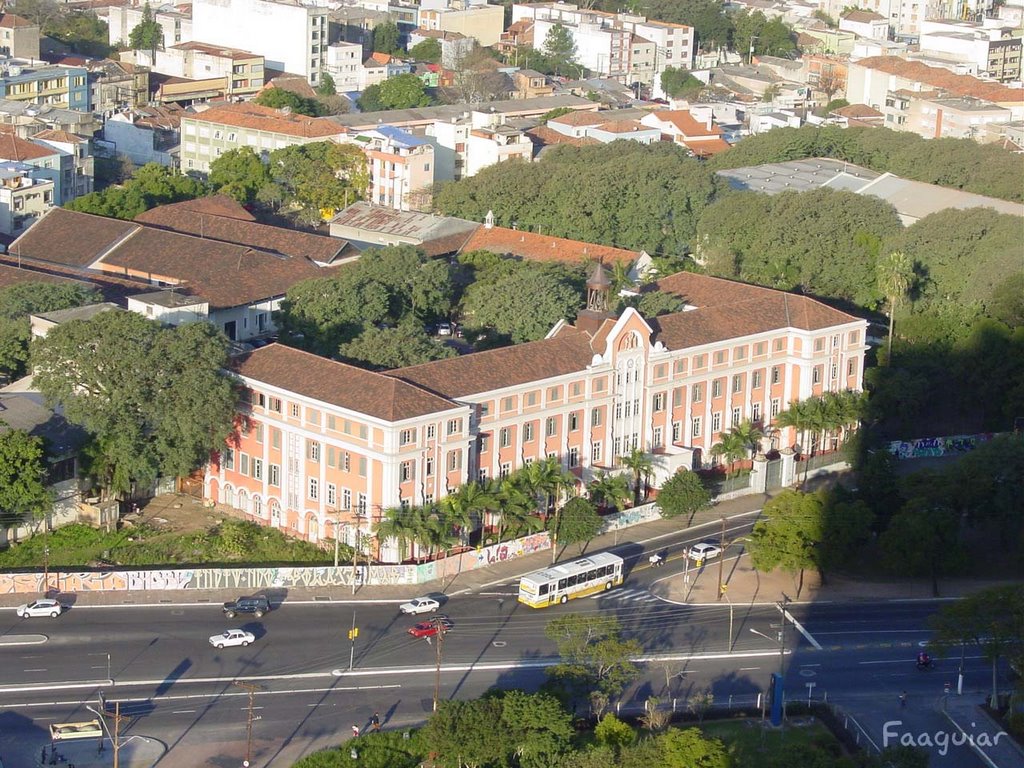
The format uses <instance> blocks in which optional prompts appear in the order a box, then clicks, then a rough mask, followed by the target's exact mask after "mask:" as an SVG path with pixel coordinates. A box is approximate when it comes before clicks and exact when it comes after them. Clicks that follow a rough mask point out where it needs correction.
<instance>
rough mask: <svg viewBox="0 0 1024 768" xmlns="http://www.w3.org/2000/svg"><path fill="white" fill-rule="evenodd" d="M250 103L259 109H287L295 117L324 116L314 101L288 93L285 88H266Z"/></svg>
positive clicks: (292, 92)
mask: <svg viewBox="0 0 1024 768" xmlns="http://www.w3.org/2000/svg"><path fill="white" fill-rule="evenodd" d="M252 101H253V103H254V104H259V105H260V106H261V107H271V108H273V109H283V108H284V107H287V108H288V109H290V110H291V111H292V112H294V113H295V114H297V115H307V116H309V117H320V116H321V115H323V114H324V109H323V107H322V106H321V105H320V102H318V101H317V100H316V99H310V98H307V97H305V96H300V95H299V94H297V93H295V92H294V91H289V90H287V89H285V88H277V87H270V88H267V89H266V90H265V91H261V92H260V93H259V95H258V96H257V97H256V98H255V99H253V100H252Z"/></svg>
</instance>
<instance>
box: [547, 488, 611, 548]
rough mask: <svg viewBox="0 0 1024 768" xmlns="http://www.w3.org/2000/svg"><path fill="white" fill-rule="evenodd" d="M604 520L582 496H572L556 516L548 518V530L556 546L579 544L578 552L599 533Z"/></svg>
mask: <svg viewBox="0 0 1024 768" xmlns="http://www.w3.org/2000/svg"><path fill="white" fill-rule="evenodd" d="M603 525H604V520H603V519H602V517H601V516H600V515H599V514H597V509H596V508H595V507H594V505H593V504H592V503H591V502H590V501H588V500H587V499H585V498H583V497H582V496H574V497H573V498H571V499H569V501H567V502H566V503H565V505H564V506H562V508H561V509H560V510H559V511H558V513H557V514H555V515H553V516H552V517H550V518H548V530H549V531H551V532H552V534H553V535H554V537H555V538H554V541H555V542H557V544H556V546H559V547H566V546H569V545H570V544H579V545H580V551H581V552H582V551H583V547H584V546H585V545H586V543H587V542H588V541H590V540H591V539H592V538H594V537H595V536H597V534H599V533H600V532H601V527H602V526H603Z"/></svg>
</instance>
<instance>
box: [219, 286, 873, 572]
mask: <svg viewBox="0 0 1024 768" xmlns="http://www.w3.org/2000/svg"><path fill="white" fill-rule="evenodd" d="M657 287H658V288H659V289H660V290H662V291H666V292H670V293H674V294H677V295H678V296H680V297H681V298H683V300H684V301H685V302H686V308H685V309H684V311H681V312H677V313H674V314H668V315H663V316H661V317H657V318H644V317H642V316H641V315H640V314H639V313H638V312H637V311H636V310H634V309H627V310H626V311H625V312H623V313H622V314H621V315H620V316H619V317H614V316H612V315H610V314H609V313H607V312H606V311H604V307H605V304H606V297H605V291H606V290H607V286H606V284H605V283H603V282H602V281H601V280H600V279H599V278H598V277H596V276H595V278H592V282H591V284H590V288H589V293H590V297H589V300H588V308H587V309H586V310H584V311H582V312H581V313H580V315H579V316H578V317H577V319H576V321H575V323H574V324H569V323H566V322H560V323H559V324H558V325H556V326H555V328H553V329H552V331H551V332H550V333H549V334H548V336H547V337H546V338H545V339H543V340H540V341H535V342H531V343H527V344H519V345H516V346H511V347H505V348H501V349H495V350H490V351H486V352H478V353H475V354H470V355H465V356H462V357H457V358H452V359H448V360H440V361H436V362H432V363H426V364H423V365H416V366H412V367H409V368H402V369H398V370H393V371H387V372H384V373H374V372H370V371H366V370H363V369H360V368H355V367H352V366H350V365H346V364H344V363H339V362H334V361H331V360H327V359H324V358H321V357H317V356H314V355H311V354H308V353H305V352H301V351H298V350H294V349H290V348H287V347H284V346H281V345H271V346H268V347H265V348H263V349H258V350H256V351H254V352H252V353H250V354H248V355H247V356H245V357H244V358H241V359H239V361H238V363H237V365H236V368H235V372H236V374H237V376H238V377H239V379H240V380H241V382H242V383H243V384H244V386H245V388H246V393H247V395H246V398H245V403H244V406H243V408H242V411H243V416H244V417H245V418H242V419H240V420H239V423H240V424H242V425H244V429H243V428H240V429H239V431H238V433H237V434H236V435H235V436H234V438H233V441H232V445H231V447H230V448H228V449H226V450H225V451H224V452H223V453H222V454H221V455H220V456H219V457H218V458H217V460H216V461H214V462H213V463H211V464H210V465H209V466H208V468H207V472H206V477H205V492H206V495H207V498H210V499H213V500H216V501H218V502H220V503H223V504H227V505H230V506H232V507H235V508H237V509H240V510H242V511H243V512H245V513H247V514H248V515H249V516H250V517H251V518H252V519H256V520H259V521H260V522H263V523H264V524H267V525H271V526H274V527H276V528H280V529H282V530H285V531H287V532H288V533H290V534H292V535H297V536H300V537H304V538H306V539H309V540H311V541H318V540H320V539H321V538H328V537H333V535H334V534H333V532H331V531H330V530H329V529H330V526H331V524H332V522H334V521H335V520H338V521H340V522H341V523H342V524H343V525H344V526H345V527H344V530H343V532H342V535H343V536H344V537H345V538H347V540H348V541H349V542H352V541H354V540H355V535H356V531H357V530H358V531H361V532H362V533H363V534H364V535H365V534H371V533H372V530H373V525H374V523H376V522H377V521H378V520H379V519H380V518H381V515H382V513H383V511H384V510H386V509H388V508H390V507H395V506H399V505H403V504H411V505H419V504H429V503H431V502H435V501H438V500H439V499H441V498H442V497H444V496H445V495H447V494H450V493H452V492H453V491H454V490H455V489H457V488H458V487H459V486H460V485H461V484H463V483H465V482H467V481H468V480H475V479H478V478H484V477H487V478H497V477H501V476H504V475H507V474H509V473H510V472H513V471H515V470H516V469H518V468H520V467H522V466H524V465H525V464H527V463H529V462H531V461H534V460H536V459H541V458H544V457H548V456H554V457H557V458H558V459H559V460H560V461H561V462H562V464H563V465H564V466H565V467H566V468H567V469H568V470H569V471H571V472H572V473H574V474H575V475H576V476H577V477H579V478H580V480H581V482H586V481H587V480H589V479H590V478H591V477H592V476H593V475H594V474H595V473H596V472H597V471H601V470H613V469H615V468H616V466H617V463H618V459H617V457H619V456H621V455H623V454H626V453H629V451H630V450H631V449H632V448H640V449H642V450H644V451H647V452H649V453H650V454H652V458H653V459H654V461H655V464H656V467H657V477H656V478H655V479H656V481H661V480H663V479H664V478H666V477H668V476H669V475H671V474H672V473H673V472H675V471H676V470H677V469H678V468H680V467H687V468H701V467H705V466H708V464H709V460H710V450H711V448H712V446H714V445H715V444H716V443H717V442H718V441H719V439H720V435H721V434H722V433H723V432H726V431H728V430H729V429H730V427H732V426H733V425H735V424H739V423H740V422H742V421H744V420H748V419H749V420H752V421H754V422H756V423H760V424H762V425H763V426H765V427H771V425H772V422H773V419H774V418H775V416H776V415H777V414H778V413H779V412H780V411H782V410H784V409H785V408H786V407H787V405H788V404H789V403H791V402H793V401H797V400H802V399H805V398H807V397H810V396H812V395H818V394H821V393H823V392H826V391H842V390H848V389H849V390H859V389H860V387H861V379H862V373H863V369H864V354H865V351H866V349H867V346H866V327H867V324H866V322H865V321H864V320H861V319H859V318H857V317H853V316H851V315H848V314H846V313H843V312H840V311H838V310H835V309H832V308H830V307H828V306H826V305H824V304H822V303H821V302H818V301H815V300H814V299H811V298H808V297H806V296H797V295H793V294H788V293H785V292H782V291H776V290H771V289H768V288H761V287H756V286H752V285H746V284H742V283H736V282H731V281H728V280H722V279H718V278H713V277H707V276H704V275H697V274H692V273H685V272H684V273H679V274H676V275H671V276H669V277H666V278H664V279H662V280H661V281H660V282H659V283H658V284H657ZM766 432H767V434H768V437H766V438H765V445H764V448H765V450H770V449H772V448H775V449H780V448H787V447H789V446H791V445H792V444H794V443H795V442H796V439H797V437H796V435H794V434H791V433H790V431H788V430H776V429H770V428H769V429H767V430H766ZM381 544H385V545H386V542H381V543H378V545H376V546H375V548H374V554H375V555H376V556H378V557H379V558H380V559H382V560H384V561H395V560H397V559H398V552H397V551H396V550H395V549H394V548H390V547H388V546H381Z"/></svg>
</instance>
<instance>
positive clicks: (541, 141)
mask: <svg viewBox="0 0 1024 768" xmlns="http://www.w3.org/2000/svg"><path fill="white" fill-rule="evenodd" d="M526 135H527V136H529V137H530V141H532V142H533V143H534V145H535V146H538V147H546V146H549V145H552V144H568V145H569V146H571V147H592V146H595V145H597V144H600V143H601V142H600V141H598V140H597V139H594V138H591V137H590V136H580V137H579V138H577V137H575V136H566V135H565V134H564V133H559V132H558V131H556V130H555V129H554V128H548V127H547V126H546V125H538V126H537V127H536V128H530V129H529V130H528V131H526Z"/></svg>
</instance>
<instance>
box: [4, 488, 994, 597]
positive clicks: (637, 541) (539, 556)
mask: <svg viewBox="0 0 1024 768" xmlns="http://www.w3.org/2000/svg"><path fill="white" fill-rule="evenodd" d="M840 475H841V473H828V474H827V475H824V476H821V477H818V478H812V486H813V485H814V484H816V483H822V484H823V483H830V482H834V481H835V480H836V479H838V478H839V477H840ZM815 481H816V482H815ZM782 490H783V489H776V490H774V491H771V492H769V493H765V494H756V495H750V496H742V497H740V498H734V499H729V500H727V501H722V502H719V503H718V504H716V505H714V506H712V507H710V508H708V509H705V510H703V511H701V512H698V513H697V514H696V515H695V516H694V519H693V523H692V525H690V526H687V522H689V521H688V519H687V518H686V517H679V518H675V519H671V520H655V521H653V522H649V523H643V524H640V525H636V526H634V527H632V528H626V529H623V530H620V531H615V532H611V533H606V534H602V535H601V536H598V537H596V538H595V539H593V540H592V541H591V542H590V543H589V544H588V545H587V549H586V551H587V552H597V551H601V550H609V549H611V550H618V551H620V552H621V551H622V550H623V549H626V548H628V549H629V550H630V551H629V555H630V556H636V557H639V559H638V560H637V563H636V567H637V568H644V567H647V563H646V555H647V554H649V553H651V552H661V553H662V554H663V555H664V556H665V557H666V559H667V560H668V561H669V562H672V563H677V562H678V561H680V560H681V559H682V558H683V557H684V556H685V555H684V552H683V547H681V546H678V545H677V546H675V547H660V546H658V540H659V539H663V538H666V537H669V536H672V535H673V534H678V533H680V532H681V531H687V530H694V533H695V535H699V536H703V537H706V538H707V539H709V540H717V539H718V538H719V537H720V530H719V525H718V524H719V523H720V521H721V519H722V518H726V519H727V520H728V519H729V518H731V517H734V516H737V515H744V514H748V515H751V516H753V513H755V512H757V511H759V510H760V509H761V508H762V507H763V506H764V503H765V502H766V501H767V500H768V499H770V498H771V497H772V496H774V495H776V494H777V493H779V492H781V491H782ZM631 544H632V546H629V545H631ZM641 544H643V546H642V547H641V546H639V545H641ZM734 550H735V548H734ZM578 551H579V550H578V548H577V547H576V546H570V547H567V548H565V550H564V551H563V552H560V553H559V559H560V560H570V559H573V558H574V557H576V556H577V553H578ZM550 563H551V550H550V549H547V550H543V551H541V552H536V553H534V554H532V555H527V556H525V557H521V558H517V559H514V560H507V561H504V562H501V563H496V564H494V565H491V566H488V567H486V568H478V569H474V570H471V571H466V572H464V573H461V574H459V575H457V576H455V577H454V578H447V579H445V580H444V581H443V582H442V581H441V580H435V581H432V582H426V583H424V584H419V585H413V586H401V585H400V586H363V587H358V588H357V590H356V593H355V595H353V594H352V588H351V586H344V585H337V586H320V587H313V588H301V589H300V588H287V589H267V590H263V591H264V592H265V593H266V594H267V595H268V596H269V597H270V598H271V600H272V601H273V602H278V601H287V602H296V601H324V602H328V601H330V602H352V601H359V602H363V601H366V602H389V601H392V602H404V601H406V600H408V599H409V598H411V597H413V596H415V595H419V594H429V593H442V594H446V595H454V594H463V593H471V592H483V593H485V594H486V593H487V592H488V591H493V592H494V593H495V594H499V593H500V594H502V595H505V596H508V595H509V594H510V588H509V586H510V584H511V582H514V581H515V580H516V579H518V578H519V576H521V575H522V574H524V573H529V572H530V571H535V570H539V569H541V568H544V567H545V566H547V565H550ZM724 566H725V567H724V575H723V582H724V583H726V584H727V585H728V593H727V594H728V596H729V599H731V600H732V601H733V603H734V604H740V603H741V602H744V603H751V602H774V601H776V600H781V599H782V593H783V592H785V593H786V594H787V595H788V596H789V597H790V598H792V599H794V600H796V599H799V600H805V601H806V600H812V599H814V600H842V601H848V600H858V599H870V600H876V599H878V598H880V597H882V598H885V597H889V598H892V599H896V598H930V597H931V596H932V595H931V587H930V584H929V583H928V581H927V580H924V579H922V580H913V581H911V580H905V581H898V582H879V583H875V582H866V581H861V580H857V581H852V580H843V579H840V578H833V579H830V581H829V584H828V585H827V587H820V585H818V584H817V574H815V573H813V572H807V573H805V574H804V585H803V590H801V592H800V594H799V597H798V595H797V583H796V582H795V581H794V579H793V577H792V576H790V575H788V574H785V573H782V572H781V571H775V572H773V573H770V574H762V573H758V572H756V571H754V570H753V568H752V566H751V565H750V561H749V558H741V559H739V560H735V559H733V557H732V555H730V554H729V553H727V554H726V561H725V564H724ZM690 576H691V587H690V588H689V589H684V585H683V583H682V582H683V580H682V579H678V580H670V581H668V582H667V583H666V582H663V585H664V586H662V585H657V586H656V587H655V589H654V590H653V591H654V593H655V594H657V595H659V596H660V597H665V598H666V599H669V600H672V601H675V602H689V603H713V602H717V601H718V562H717V561H709V562H708V563H706V564H705V566H704V568H703V569H696V568H692V569H691V570H690ZM994 584H996V582H990V581H984V582H982V581H979V582H973V581H969V580H961V581H959V582H957V581H944V582H943V583H942V589H943V596H945V597H950V596H955V595H962V594H966V593H968V592H970V591H973V590H976V589H979V588H983V587H986V586H993V585H994ZM237 594H238V591H237V590H178V591H143V590H138V591H134V592H79V593H76V594H73V595H63V596H61V597H62V598H63V599H65V600H67V599H68V598H73V602H74V605H83V606H94V605H106V606H123V605H161V604H167V605H170V604H176V605H183V604H216V603H219V602H222V601H224V600H227V599H231V598H233V597H236V596H237ZM30 599H31V596H29V595H24V594H22V595H17V594H14V595H11V594H7V595H0V608H3V607H14V606H18V605H21V604H22V603H25V602H28V601H29V600H30Z"/></svg>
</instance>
